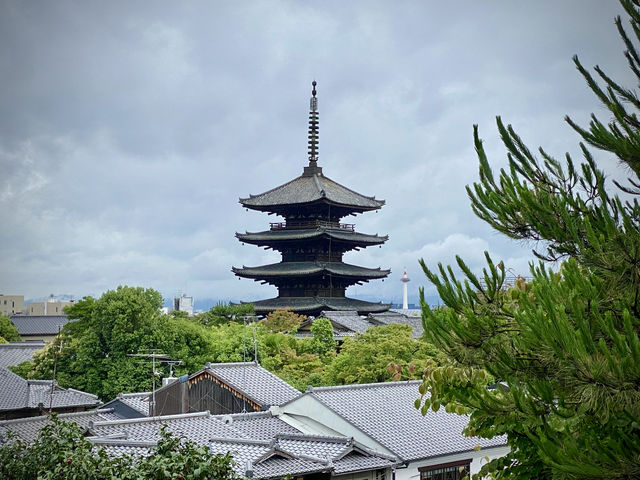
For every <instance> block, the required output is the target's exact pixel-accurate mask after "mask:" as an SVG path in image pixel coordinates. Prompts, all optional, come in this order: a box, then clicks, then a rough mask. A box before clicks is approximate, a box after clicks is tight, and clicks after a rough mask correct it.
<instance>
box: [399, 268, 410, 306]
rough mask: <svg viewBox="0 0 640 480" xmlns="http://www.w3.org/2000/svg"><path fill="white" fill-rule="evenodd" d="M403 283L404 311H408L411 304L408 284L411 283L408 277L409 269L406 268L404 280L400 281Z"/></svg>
mask: <svg viewBox="0 0 640 480" xmlns="http://www.w3.org/2000/svg"><path fill="white" fill-rule="evenodd" d="M400 281H401V282H402V309H403V310H407V309H408V308H409V302H408V299H407V283H409V282H410V281H411V279H410V278H409V277H407V269H406V267H405V269H404V273H403V274H402V278H401V279H400Z"/></svg>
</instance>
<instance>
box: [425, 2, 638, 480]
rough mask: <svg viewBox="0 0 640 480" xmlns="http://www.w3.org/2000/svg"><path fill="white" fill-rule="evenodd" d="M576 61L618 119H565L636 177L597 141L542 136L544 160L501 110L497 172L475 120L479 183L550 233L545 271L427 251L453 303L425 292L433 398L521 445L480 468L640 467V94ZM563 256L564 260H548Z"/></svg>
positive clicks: (514, 218) (488, 209)
mask: <svg viewBox="0 0 640 480" xmlns="http://www.w3.org/2000/svg"><path fill="white" fill-rule="evenodd" d="M621 4H622V6H623V7H624V9H625V10H626V12H627V14H628V15H629V17H630V22H631V26H632V30H633V40H632V37H629V36H628V35H627V33H626V32H625V30H624V28H623V26H622V21H621V20H620V18H618V19H616V24H617V26H618V30H619V32H620V35H621V36H622V39H623V41H624V44H625V47H626V49H627V50H626V52H625V57H626V58H627V61H628V63H629V66H630V68H631V70H632V72H633V74H634V75H635V76H636V78H637V80H640V56H639V55H638V52H637V51H636V49H635V47H634V45H633V41H636V42H637V41H638V40H640V2H638V0H633V1H631V0H622V1H621ZM574 61H575V64H576V66H577V68H578V70H579V72H580V73H581V74H582V75H583V76H584V77H585V79H586V81H587V84H588V86H589V87H590V88H591V89H592V90H593V91H594V92H595V94H596V96H597V97H598V99H599V100H600V101H601V102H602V103H603V104H604V105H605V106H606V107H607V108H608V109H609V111H610V113H611V115H612V119H611V120H610V121H609V122H608V123H606V124H604V123H602V122H601V121H600V120H599V119H598V118H597V117H596V116H595V115H593V116H592V120H591V122H590V124H589V126H588V128H585V129H583V128H581V127H579V126H578V125H576V124H575V123H574V122H573V121H572V120H571V119H569V118H567V121H568V122H569V124H570V125H571V126H572V127H573V128H574V129H575V130H576V131H577V132H578V134H580V136H581V137H582V139H583V140H584V141H585V142H586V143H588V144H590V145H592V146H594V147H597V148H600V149H603V150H606V151H609V152H611V153H614V154H615V155H616V156H617V157H618V159H619V160H620V162H621V163H622V164H623V165H624V166H626V167H628V169H629V170H628V173H629V175H630V178H629V179H628V185H622V184H620V183H617V182H614V183H615V184H616V187H617V188H618V189H619V190H622V191H623V192H624V195H625V198H624V199H623V198H620V197H619V195H618V194H616V193H615V192H612V191H611V190H612V187H608V186H607V185H605V175H604V173H603V172H602V171H601V170H599V169H598V167H597V164H596V161H595V160H594V158H593V156H592V155H591V153H590V151H589V150H588V148H587V147H586V146H585V145H583V144H581V145H580V147H581V150H582V154H583V156H584V161H583V162H582V163H581V164H580V165H576V164H575V163H574V162H573V160H572V158H571V157H570V156H569V155H567V156H566V161H565V162H564V163H563V162H560V161H558V160H556V159H555V158H553V157H551V156H550V155H549V154H548V153H546V152H545V151H544V150H542V149H540V150H539V155H540V157H541V160H539V159H538V158H536V156H535V155H534V154H533V153H532V152H531V151H530V150H529V149H528V148H527V147H526V145H525V144H524V142H523V141H522V140H521V139H520V138H519V137H518V135H517V134H516V132H515V131H514V129H513V128H512V127H511V126H505V125H504V124H503V122H502V121H501V119H500V118H498V121H497V123H498V130H499V132H500V135H501V137H502V141H503V143H504V145H505V147H506V149H507V152H508V154H507V156H508V160H509V168H508V169H507V170H501V171H500V173H499V175H498V176H497V178H496V177H494V174H493V172H492V170H491V167H490V165H489V161H488V159H487V156H486V153H485V150H484V148H483V145H482V141H481V140H480V138H479V134H478V130H477V127H474V140H475V147H476V151H477V153H478V158H479V161H480V181H479V182H478V183H476V184H474V185H473V187H472V188H471V187H468V188H467V191H468V193H469V196H470V199H471V205H472V208H473V210H474V212H475V213H476V214H477V215H478V216H479V217H480V218H481V219H483V220H484V221H486V222H487V223H488V224H489V225H491V226H492V227H493V228H494V229H496V230H497V231H499V232H501V233H503V234H506V235H508V236H509V237H511V238H514V239H517V240H526V241H534V242H540V243H539V244H537V247H536V250H534V253H535V254H536V255H537V256H538V258H539V259H540V263H539V264H538V265H532V267H531V271H532V275H533V280H532V281H531V282H530V283H529V284H527V285H525V288H524V289H522V288H512V289H505V284H504V279H505V269H504V266H503V265H502V263H498V264H495V263H494V262H493V261H492V260H491V259H490V258H489V256H488V255H487V267H486V268H485V270H484V272H483V275H482V277H481V278H478V277H476V276H475V275H474V274H473V273H472V272H471V271H470V270H469V268H468V267H467V266H466V265H465V263H464V261H463V260H462V259H461V258H459V257H457V263H458V266H459V267H460V268H461V270H462V271H463V272H464V275H465V277H466V280H464V281H461V280H459V279H458V278H456V276H455V274H454V273H453V270H452V269H451V268H450V267H448V268H445V267H443V266H442V265H439V266H438V269H437V271H432V270H430V269H429V268H427V267H426V265H425V264H424V262H422V261H421V263H422V266H423V269H424V271H425V273H426V275H427V277H428V278H429V280H430V281H431V282H433V283H434V284H435V285H436V287H437V289H438V293H439V294H440V297H441V298H442V300H443V301H444V303H445V304H446V305H447V307H448V308H446V309H439V310H433V311H432V310H430V309H429V306H428V305H427V303H426V302H425V301H424V295H423V292H421V296H422V298H421V301H422V308H423V322H424V325H425V331H426V334H427V336H428V337H429V339H430V340H431V341H432V342H434V343H435V344H436V345H437V346H438V347H439V348H441V349H443V350H444V351H445V352H446V353H447V354H448V355H449V356H450V358H451V360H450V362H448V364H446V365H441V366H436V365H428V367H427V369H426V370H425V373H424V384H423V386H422V388H421V392H422V394H423V396H424V397H423V403H422V409H423V412H426V410H427V409H429V408H432V409H433V410H438V409H439V408H440V406H445V408H447V409H448V410H449V411H456V412H459V413H469V414H470V420H469V425H468V427H467V430H466V432H467V433H468V434H470V435H480V436H484V437H493V436H495V435H500V434H506V436H507V442H508V444H509V446H510V447H511V452H510V453H509V454H508V455H507V456H506V457H504V458H502V459H496V460H493V461H492V462H490V463H488V464H487V465H486V466H485V467H483V469H482V471H481V474H482V475H484V474H488V473H492V474H493V475H494V477H495V478H522V479H525V478H527V479H528V478H562V479H564V478H638V477H639V476H640V391H639V390H640V338H639V329H640V315H639V314H640V231H639V227H640V206H639V204H638V201H637V198H638V195H640V181H639V179H638V175H639V174H640V160H639V159H640V123H639V121H638V119H637V110H638V109H640V100H638V96H637V93H636V92H635V91H632V90H628V89H626V88H624V87H622V86H619V85H618V84H617V83H615V82H614V81H613V80H612V79H611V78H609V77H608V76H607V75H606V74H605V73H604V72H603V71H602V70H601V69H599V68H598V67H596V68H595V71H596V73H597V74H598V76H599V78H600V80H599V81H601V82H603V83H604V87H601V86H600V85H599V84H598V82H597V81H596V79H595V78H594V77H593V76H592V75H591V74H590V73H589V72H588V71H587V70H586V69H585V68H584V67H583V66H582V65H581V63H580V62H579V60H578V59H577V57H575V58H574ZM540 247H542V248H540ZM558 260H560V261H562V263H561V265H560V268H559V270H558V271H557V272H555V273H554V272H552V271H551V270H549V269H547V266H546V265H545V262H550V261H558ZM491 384H493V387H492V388H487V387H488V386H490V385H491ZM427 393H428V395H426V394H427ZM417 406H420V402H417Z"/></svg>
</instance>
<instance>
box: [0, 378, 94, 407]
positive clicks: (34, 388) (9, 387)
mask: <svg viewBox="0 0 640 480" xmlns="http://www.w3.org/2000/svg"><path fill="white" fill-rule="evenodd" d="M52 384H53V388H52ZM52 391H53V393H52ZM40 404H42V405H44V406H45V407H46V408H48V407H49V405H51V407H52V408H54V409H56V408H58V409H59V408H66V407H95V406H97V405H99V404H100V400H99V399H98V397H97V396H95V395H92V394H90V393H85V392H81V391H80V390H75V389H73V388H68V389H64V388H61V387H59V386H58V385H57V384H56V383H55V382H53V381H51V380H25V379H24V378H22V377H20V376H18V375H16V374H15V373H13V372H11V371H9V370H8V369H7V368H0V411H10V410H20V409H29V408H38V406H39V405H40Z"/></svg>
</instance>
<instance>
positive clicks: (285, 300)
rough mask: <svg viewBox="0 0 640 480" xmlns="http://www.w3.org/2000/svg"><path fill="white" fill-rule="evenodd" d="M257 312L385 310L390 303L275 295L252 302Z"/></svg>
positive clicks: (361, 311)
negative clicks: (279, 310) (280, 310)
mask: <svg viewBox="0 0 640 480" xmlns="http://www.w3.org/2000/svg"><path fill="white" fill-rule="evenodd" d="M251 303H252V304H253V307H254V310H255V312H256V314H258V315H262V314H264V313H268V312H272V311H273V310H276V309H278V308H289V309H291V310H293V311H295V312H297V313H301V314H308V315H310V314H312V313H313V312H320V311H322V310H355V311H357V312H360V313H369V312H384V311H386V310H389V307H390V306H391V304H390V303H374V302H366V301H364V300H356V299H354V298H348V297H275V298H269V299H266V300H256V301H254V302H251Z"/></svg>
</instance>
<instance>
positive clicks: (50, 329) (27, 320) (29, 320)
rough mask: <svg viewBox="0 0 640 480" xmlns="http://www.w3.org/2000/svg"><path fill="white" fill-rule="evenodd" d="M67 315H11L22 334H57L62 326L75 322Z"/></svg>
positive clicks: (12, 320)
mask: <svg viewBox="0 0 640 480" xmlns="http://www.w3.org/2000/svg"><path fill="white" fill-rule="evenodd" d="M75 321H76V320H71V319H69V318H67V316H66V315H11V323H13V324H14V325H15V326H16V328H17V329H18V333H19V334H20V335H21V336H22V335H57V334H58V332H59V331H60V329H61V328H62V327H64V326H65V325H66V324H67V323H69V322H75Z"/></svg>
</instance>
